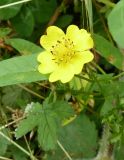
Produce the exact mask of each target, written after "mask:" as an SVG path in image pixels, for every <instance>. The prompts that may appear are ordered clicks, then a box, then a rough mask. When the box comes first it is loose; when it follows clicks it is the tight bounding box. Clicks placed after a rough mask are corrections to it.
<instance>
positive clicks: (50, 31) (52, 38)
mask: <svg viewBox="0 0 124 160" xmlns="http://www.w3.org/2000/svg"><path fill="white" fill-rule="evenodd" d="M63 36H65V33H64V32H63V31H62V30H61V29H60V28H58V27H56V26H50V27H48V28H47V35H43V36H41V38H40V44H41V45H42V46H43V48H45V49H46V50H48V51H50V50H51V48H52V46H54V45H55V44H56V42H57V40H59V39H61V37H63Z"/></svg>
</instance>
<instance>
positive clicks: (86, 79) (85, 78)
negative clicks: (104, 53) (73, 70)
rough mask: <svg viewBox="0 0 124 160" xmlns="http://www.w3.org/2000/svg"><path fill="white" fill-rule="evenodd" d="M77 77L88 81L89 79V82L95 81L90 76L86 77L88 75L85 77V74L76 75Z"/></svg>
mask: <svg viewBox="0 0 124 160" xmlns="http://www.w3.org/2000/svg"><path fill="white" fill-rule="evenodd" d="M75 76H76V77H78V78H80V79H84V80H86V81H88V82H93V81H92V80H91V79H89V78H86V77H83V76H80V75H75Z"/></svg>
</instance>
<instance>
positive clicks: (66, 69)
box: [49, 64, 74, 83]
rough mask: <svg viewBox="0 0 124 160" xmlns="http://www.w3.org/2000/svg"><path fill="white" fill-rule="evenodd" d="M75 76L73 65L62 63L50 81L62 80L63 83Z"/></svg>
mask: <svg viewBox="0 0 124 160" xmlns="http://www.w3.org/2000/svg"><path fill="white" fill-rule="evenodd" d="M73 76H74V71H73V67H72V66H71V65H68V64H67V65H60V66H58V68H57V70H55V71H54V72H53V73H52V74H51V75H50V77H49V81H50V82H55V81H57V80H60V81H61V82H62V83H67V82H69V81H70V80H71V79H72V78H73Z"/></svg>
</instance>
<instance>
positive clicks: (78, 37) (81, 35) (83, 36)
mask: <svg viewBox="0 0 124 160" xmlns="http://www.w3.org/2000/svg"><path fill="white" fill-rule="evenodd" d="M66 36H67V37H68V38H69V39H71V40H72V41H73V42H74V44H75V50H76V51H85V50H89V49H91V48H93V39H92V38H91V35H90V34H89V33H88V32H87V31H86V30H85V29H79V28H78V27H77V26H76V25H70V26H69V27H68V28H67V31H66Z"/></svg>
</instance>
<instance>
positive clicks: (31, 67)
mask: <svg viewBox="0 0 124 160" xmlns="http://www.w3.org/2000/svg"><path fill="white" fill-rule="evenodd" d="M37 67H38V62H37V54H33V55H28V56H21V57H15V58H11V59H8V60H4V61H2V62H0V87H2V86H7V85H12V84H19V83H28V82H35V81H40V80H46V79H47V77H46V76H45V75H42V74H41V73H39V72H38V70H37Z"/></svg>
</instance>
